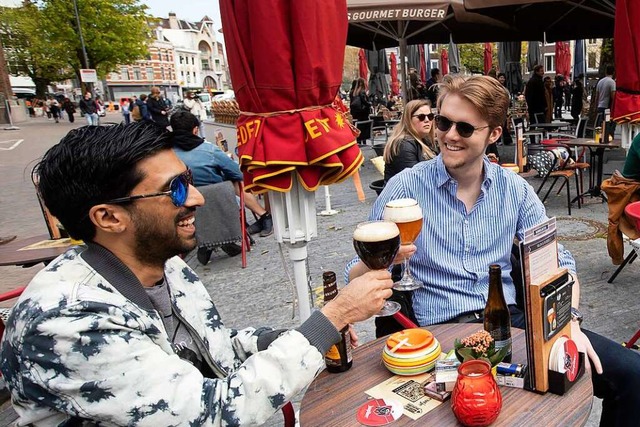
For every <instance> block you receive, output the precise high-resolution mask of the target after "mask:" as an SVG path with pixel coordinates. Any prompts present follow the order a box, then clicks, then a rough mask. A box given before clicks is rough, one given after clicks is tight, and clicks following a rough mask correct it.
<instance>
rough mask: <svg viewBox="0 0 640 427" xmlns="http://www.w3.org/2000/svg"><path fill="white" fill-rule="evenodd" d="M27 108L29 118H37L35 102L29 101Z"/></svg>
mask: <svg viewBox="0 0 640 427" xmlns="http://www.w3.org/2000/svg"><path fill="white" fill-rule="evenodd" d="M26 106H27V111H28V112H29V117H35V116H36V110H35V109H34V108H33V102H31V101H30V100H28V99H27V102H26Z"/></svg>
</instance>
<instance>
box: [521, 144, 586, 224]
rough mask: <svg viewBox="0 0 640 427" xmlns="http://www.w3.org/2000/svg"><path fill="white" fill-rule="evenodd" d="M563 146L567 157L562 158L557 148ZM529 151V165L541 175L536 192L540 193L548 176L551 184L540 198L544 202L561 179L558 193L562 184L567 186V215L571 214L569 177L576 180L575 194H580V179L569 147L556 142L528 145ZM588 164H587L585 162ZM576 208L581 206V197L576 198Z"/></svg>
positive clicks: (560, 151) (562, 154) (561, 153)
mask: <svg viewBox="0 0 640 427" xmlns="http://www.w3.org/2000/svg"><path fill="white" fill-rule="evenodd" d="M561 148H564V149H565V150H566V156H567V158H564V157H563V156H564V152H563V150H559V149H561ZM528 152H529V157H528V159H529V161H530V163H531V166H532V167H533V168H534V169H536V170H537V171H538V175H539V176H542V183H541V184H540V186H539V187H538V190H537V191H536V194H538V195H540V191H542V188H543V187H544V185H545V184H546V183H547V181H548V180H549V178H552V179H553V181H552V182H551V186H550V187H549V188H548V190H547V192H546V193H545V195H544V197H543V198H542V203H544V202H545V201H546V200H547V198H548V197H549V194H550V193H551V190H553V187H554V186H555V185H556V183H557V182H558V180H559V179H562V180H563V186H562V187H560V189H559V190H558V194H559V193H560V191H562V188H563V187H564V185H566V186H567V210H568V212H569V215H571V185H570V179H571V178H572V177H575V180H576V190H577V195H578V196H580V194H581V192H582V186H581V181H580V180H579V176H578V175H579V172H580V169H577V168H576V167H574V166H573V165H575V164H576V163H575V160H573V159H572V158H571V155H570V154H571V151H570V149H569V147H567V146H565V145H562V144H556V145H530V146H529V147H528ZM587 165H588V164H587ZM577 201H578V208H581V207H582V202H581V198H580V197H578V198H577Z"/></svg>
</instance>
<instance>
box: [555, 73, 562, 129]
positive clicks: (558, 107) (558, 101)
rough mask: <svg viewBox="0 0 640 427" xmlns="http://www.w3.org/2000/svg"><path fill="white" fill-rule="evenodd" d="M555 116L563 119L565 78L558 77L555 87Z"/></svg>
mask: <svg viewBox="0 0 640 427" xmlns="http://www.w3.org/2000/svg"><path fill="white" fill-rule="evenodd" d="M552 93H553V116H554V118H556V119H561V118H562V103H563V102H564V77H562V76H560V75H558V76H556V81H555V85H554V86H553V92H552Z"/></svg>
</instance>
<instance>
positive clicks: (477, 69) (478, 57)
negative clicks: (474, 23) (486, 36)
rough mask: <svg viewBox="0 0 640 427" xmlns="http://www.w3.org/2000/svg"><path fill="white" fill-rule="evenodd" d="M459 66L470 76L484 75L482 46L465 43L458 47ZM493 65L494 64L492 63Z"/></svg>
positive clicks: (481, 44)
mask: <svg viewBox="0 0 640 427" xmlns="http://www.w3.org/2000/svg"><path fill="white" fill-rule="evenodd" d="M458 49H459V50H460V65H461V66H462V67H464V69H465V70H466V71H467V72H469V73H472V74H484V44H483V43H465V44H460V45H458ZM494 63H495V62H494Z"/></svg>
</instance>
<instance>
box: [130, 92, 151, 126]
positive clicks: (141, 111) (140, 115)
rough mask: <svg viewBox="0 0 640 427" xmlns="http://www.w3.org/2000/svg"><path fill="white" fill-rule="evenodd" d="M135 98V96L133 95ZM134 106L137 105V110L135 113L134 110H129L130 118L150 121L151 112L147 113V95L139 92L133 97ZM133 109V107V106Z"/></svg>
mask: <svg viewBox="0 0 640 427" xmlns="http://www.w3.org/2000/svg"><path fill="white" fill-rule="evenodd" d="M134 99H135V97H134ZM135 106H136V107H138V112H137V114H136V112H135V111H132V112H131V115H132V118H133V120H135V121H146V122H152V121H153V119H152V118H151V114H150V113H149V108H147V95H146V94H144V93H141V94H140V97H139V98H138V99H135ZM134 109H135V107H134Z"/></svg>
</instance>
